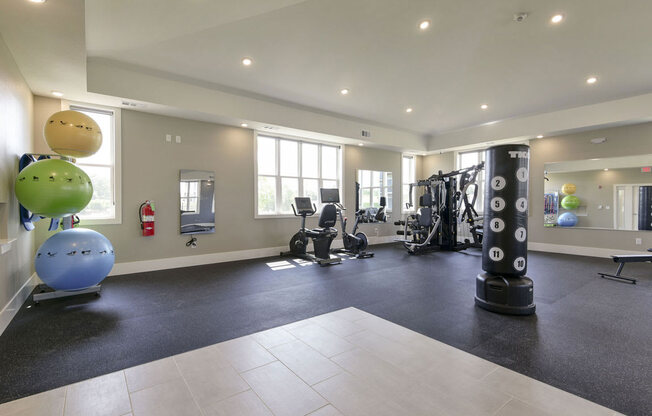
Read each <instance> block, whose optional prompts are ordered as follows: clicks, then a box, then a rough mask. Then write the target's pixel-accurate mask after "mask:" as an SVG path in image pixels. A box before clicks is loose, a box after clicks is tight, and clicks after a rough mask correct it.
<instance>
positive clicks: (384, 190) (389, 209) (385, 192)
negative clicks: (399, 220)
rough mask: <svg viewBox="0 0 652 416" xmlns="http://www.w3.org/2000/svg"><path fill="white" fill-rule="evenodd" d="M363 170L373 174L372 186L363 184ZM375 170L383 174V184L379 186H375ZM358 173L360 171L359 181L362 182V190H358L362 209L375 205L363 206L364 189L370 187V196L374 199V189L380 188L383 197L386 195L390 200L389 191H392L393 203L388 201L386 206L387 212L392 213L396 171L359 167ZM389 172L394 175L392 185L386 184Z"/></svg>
mask: <svg viewBox="0 0 652 416" xmlns="http://www.w3.org/2000/svg"><path fill="white" fill-rule="evenodd" d="M362 172H370V173H372V176H371V178H370V180H371V182H372V183H371V184H370V186H362ZM373 172H378V173H380V174H381V178H382V183H383V184H381V185H379V186H373ZM357 173H358V175H357V176H358V183H359V184H360V190H359V192H358V201H359V202H360V209H366V208H370V207H373V205H371V206H369V207H363V203H362V191H363V190H364V189H369V196H370V198H371V199H372V200H373V191H374V189H378V190H379V194H380V196H381V197H383V196H384V197H385V199H386V200H387V201H389V192H391V193H392V204H390V203H389V202H387V206H386V207H385V212H386V213H388V214H389V213H391V212H392V206H391V205H393V203H394V189H393V188H394V172H390V171H383V170H372V169H358V172H357ZM387 174H390V175H391V176H392V184H391V185H384V184H385V183H387V178H386V176H387ZM374 208H375V207H374Z"/></svg>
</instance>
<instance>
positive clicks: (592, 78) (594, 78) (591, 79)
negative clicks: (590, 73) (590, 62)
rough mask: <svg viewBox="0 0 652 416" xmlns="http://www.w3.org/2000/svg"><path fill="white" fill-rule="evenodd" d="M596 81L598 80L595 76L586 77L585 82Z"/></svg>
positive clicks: (591, 82)
mask: <svg viewBox="0 0 652 416" xmlns="http://www.w3.org/2000/svg"><path fill="white" fill-rule="evenodd" d="M596 82H598V78H596V77H588V78H587V79H586V83H587V84H595V83H596Z"/></svg>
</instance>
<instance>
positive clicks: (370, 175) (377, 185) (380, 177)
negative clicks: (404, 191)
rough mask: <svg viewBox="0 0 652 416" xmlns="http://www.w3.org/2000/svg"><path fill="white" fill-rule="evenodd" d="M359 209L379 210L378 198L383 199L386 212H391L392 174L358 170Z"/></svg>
mask: <svg viewBox="0 0 652 416" xmlns="http://www.w3.org/2000/svg"><path fill="white" fill-rule="evenodd" d="M358 183H359V184H360V190H359V194H358V198H359V199H358V200H359V203H360V209H366V208H380V198H381V197H385V201H386V205H387V206H386V208H385V209H386V211H388V212H391V211H392V200H393V197H392V172H382V171H377V170H358Z"/></svg>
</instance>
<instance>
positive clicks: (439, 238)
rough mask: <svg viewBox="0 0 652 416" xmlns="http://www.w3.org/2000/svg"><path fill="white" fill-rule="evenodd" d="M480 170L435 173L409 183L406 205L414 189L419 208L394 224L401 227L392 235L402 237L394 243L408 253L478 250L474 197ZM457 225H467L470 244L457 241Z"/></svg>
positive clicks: (465, 169) (476, 191)
mask: <svg viewBox="0 0 652 416" xmlns="http://www.w3.org/2000/svg"><path fill="white" fill-rule="evenodd" d="M482 169H484V164H483V163H480V164H478V165H474V166H471V167H468V168H464V169H459V170H455V171H452V172H448V173H443V172H442V171H439V173H436V174H434V175H432V176H430V177H429V178H428V179H424V180H420V181H417V182H416V183H412V184H410V190H409V195H410V200H409V202H408V203H407V204H406V206H407V208H408V209H410V208H412V207H413V203H412V190H413V189H414V188H415V187H416V188H419V189H422V190H423V191H422V195H421V196H420V197H419V208H418V209H417V211H416V213H414V214H410V215H408V216H407V217H406V219H405V220H399V221H396V222H394V225H398V226H401V227H402V228H401V229H400V230H398V231H397V232H396V233H397V234H398V235H401V236H403V238H400V239H397V240H395V241H398V242H401V243H403V246H404V247H405V248H406V249H407V250H408V253H410V254H416V253H419V252H423V251H427V250H445V251H459V250H464V249H467V248H470V247H477V248H479V247H481V246H482V231H481V228H480V227H479V226H478V224H477V222H478V220H480V218H479V217H478V213H477V212H476V210H475V207H474V204H475V202H476V200H477V196H478V186H477V177H478V174H479V173H480V171H481V170H482ZM458 184H459V189H458ZM458 223H465V224H467V225H468V227H469V231H470V232H471V236H472V239H473V241H470V240H469V239H466V240H465V241H464V242H459V241H458V236H457V225H458Z"/></svg>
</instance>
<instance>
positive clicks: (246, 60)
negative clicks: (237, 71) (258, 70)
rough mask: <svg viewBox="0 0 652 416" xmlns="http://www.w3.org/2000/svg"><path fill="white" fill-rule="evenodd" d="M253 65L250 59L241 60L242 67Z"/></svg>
mask: <svg viewBox="0 0 652 416" xmlns="http://www.w3.org/2000/svg"><path fill="white" fill-rule="evenodd" d="M253 63H254V60H253V59H251V58H242V65H244V66H251V64H253Z"/></svg>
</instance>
